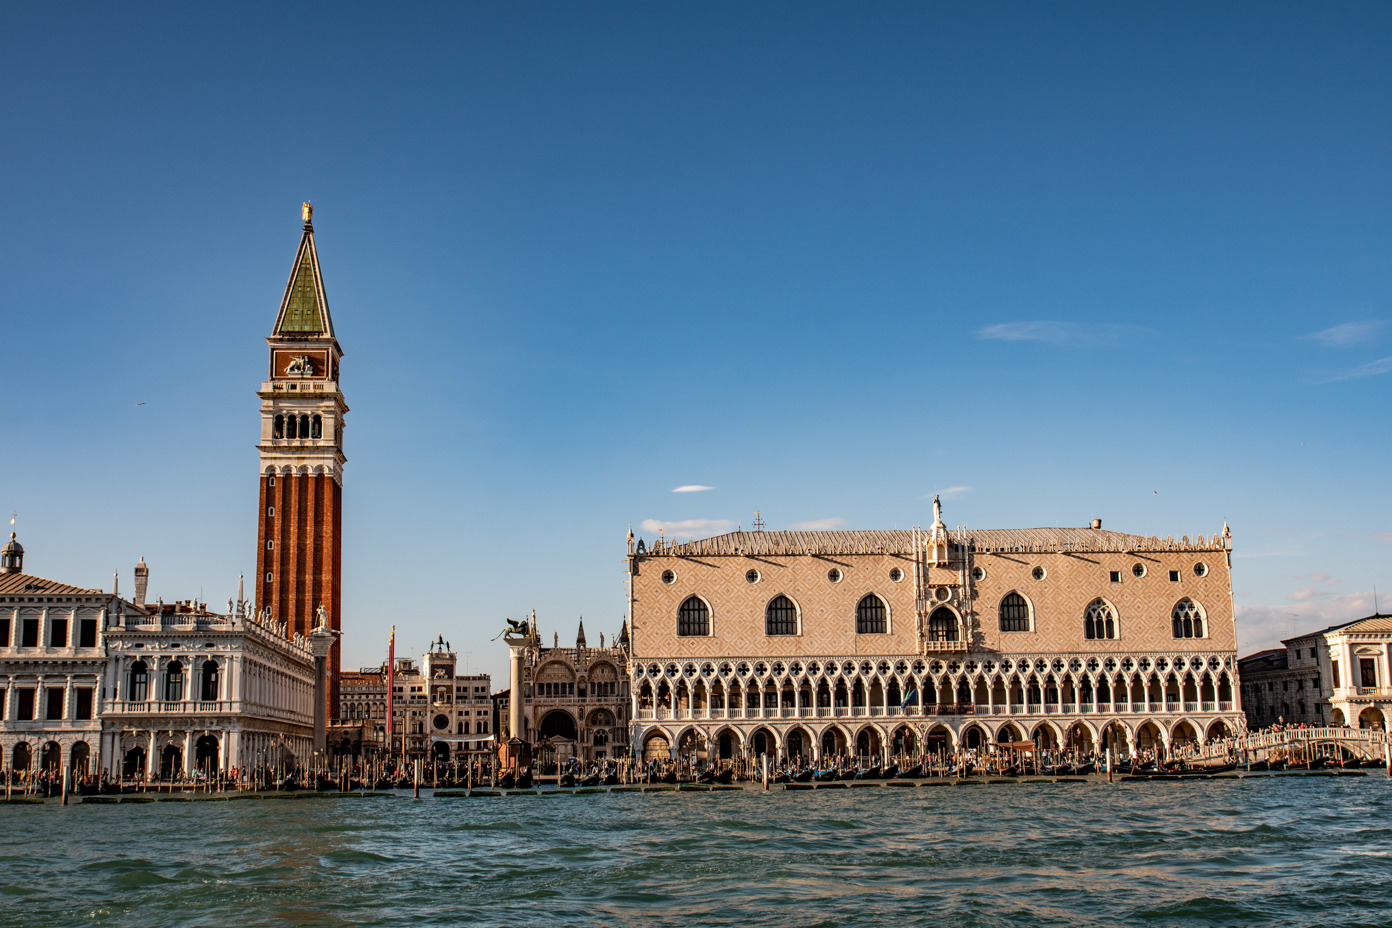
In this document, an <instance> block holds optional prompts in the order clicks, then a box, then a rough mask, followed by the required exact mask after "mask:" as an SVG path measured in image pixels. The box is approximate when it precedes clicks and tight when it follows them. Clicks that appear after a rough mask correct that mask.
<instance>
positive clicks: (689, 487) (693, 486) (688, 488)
mask: <svg viewBox="0 0 1392 928" xmlns="http://www.w3.org/2000/svg"><path fill="white" fill-rule="evenodd" d="M714 489H715V487H703V486H701V485H700V484H699V483H688V484H686V485H684V486H680V487H677V488H676V489H675V490H673V491H672V492H673V493H704V492H706V491H707V490H714Z"/></svg>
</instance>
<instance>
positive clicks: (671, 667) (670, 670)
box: [667, 664, 677, 677]
mask: <svg viewBox="0 0 1392 928" xmlns="http://www.w3.org/2000/svg"><path fill="white" fill-rule="evenodd" d="M676 675H677V665H676V664H668V665H667V676H669V677H675V676H676Z"/></svg>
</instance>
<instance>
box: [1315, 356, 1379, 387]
mask: <svg viewBox="0 0 1392 928" xmlns="http://www.w3.org/2000/svg"><path fill="white" fill-rule="evenodd" d="M1388 371H1392V356H1388V357H1386V358H1378V359H1377V360H1376V361H1369V362H1368V363H1367V364H1360V365H1358V366H1357V367H1355V368H1354V369H1353V370H1351V371H1344V372H1343V373H1342V374H1336V375H1335V376H1333V377H1329V378H1326V379H1325V380H1321V381H1320V383H1337V382H1339V381H1340V380H1354V379H1356V378H1358V377H1376V376H1377V375H1378V374H1386V373H1387V372H1388Z"/></svg>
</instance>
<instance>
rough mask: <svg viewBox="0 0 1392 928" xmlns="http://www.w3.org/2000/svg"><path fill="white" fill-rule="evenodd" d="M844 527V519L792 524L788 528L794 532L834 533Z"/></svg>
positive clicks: (813, 520)
mask: <svg viewBox="0 0 1392 928" xmlns="http://www.w3.org/2000/svg"><path fill="white" fill-rule="evenodd" d="M845 527H846V520H845V519H812V520H811V521H808V522H794V523H793V524H792V525H790V526H788V528H790V529H792V530H793V531H795V532H834V531H836V530H837V529H838V528H845Z"/></svg>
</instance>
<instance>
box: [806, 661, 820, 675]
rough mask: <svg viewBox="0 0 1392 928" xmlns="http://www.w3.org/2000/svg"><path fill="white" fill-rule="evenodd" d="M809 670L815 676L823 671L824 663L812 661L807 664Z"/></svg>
mask: <svg viewBox="0 0 1392 928" xmlns="http://www.w3.org/2000/svg"><path fill="white" fill-rule="evenodd" d="M807 672H808V673H810V674H811V675H812V676H814V677H815V676H816V675H817V674H819V673H821V672H822V665H821V664H819V663H817V662H816V661H813V662H812V663H810V664H808V665H807Z"/></svg>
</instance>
